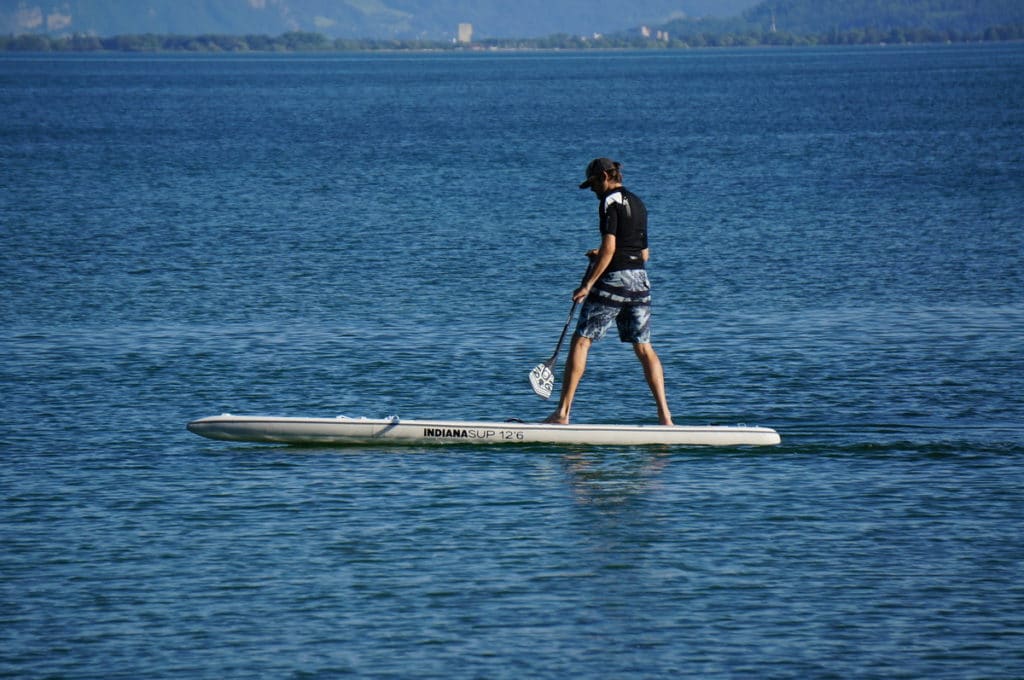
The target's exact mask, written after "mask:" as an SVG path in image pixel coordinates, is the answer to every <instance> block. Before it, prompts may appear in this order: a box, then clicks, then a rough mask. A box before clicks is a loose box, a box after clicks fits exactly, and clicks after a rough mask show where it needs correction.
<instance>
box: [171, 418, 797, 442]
mask: <svg viewBox="0 0 1024 680" xmlns="http://www.w3.org/2000/svg"><path fill="white" fill-rule="evenodd" d="M187 427H188V429H189V431H191V432H194V433H195V434H198V435H200V436H203V437H208V438H210V439H219V440H224V441H235V442H256V443H274V444H291V445H300V446H339V445H346V444H382V443H383V444H563V445H571V444H591V445H608V446H615V445H618V446H648V445H659V444H660V445H680V446H682V445H685V446H773V445H775V444H778V443H780V442H781V437H780V436H779V434H778V433H777V432H776V431H775V430H773V429H771V428H767V427H756V426H747V425H704V426H686V425H676V426H665V425H596V424H589V423H581V424H571V425H552V424H548V423H524V422H520V421H507V422H489V421H476V420H401V419H399V418H398V417H391V418H349V417H346V416H338V417H336V418H301V417H294V416H244V415H243V416H236V415H231V414H227V413H225V414H223V415H219V416H209V417H206V418H200V419H198V420H193V421H192V422H190V423H188V425H187Z"/></svg>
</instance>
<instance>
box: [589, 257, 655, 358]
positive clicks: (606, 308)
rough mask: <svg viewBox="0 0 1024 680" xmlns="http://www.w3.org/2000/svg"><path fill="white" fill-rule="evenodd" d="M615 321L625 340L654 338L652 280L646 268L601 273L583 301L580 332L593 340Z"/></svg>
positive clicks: (648, 340)
mask: <svg viewBox="0 0 1024 680" xmlns="http://www.w3.org/2000/svg"><path fill="white" fill-rule="evenodd" d="M613 321H614V322H615V324H616V326H618V329H619V339H620V340H622V342H632V343H638V342H641V343H647V342H650V341H651V282H650V281H649V280H648V278H647V270H645V269H625V270H622V271H617V272H609V273H607V274H605V275H604V276H602V277H601V279H600V280H599V281H598V282H597V285H595V286H594V289H593V290H592V291H591V293H590V295H588V296H587V299H586V300H585V301H584V302H583V309H582V310H581V311H580V320H579V322H578V323H577V324H576V335H580V336H583V337H584V338H589V339H591V340H593V341H595V342H596V341H597V340H600V339H601V338H602V337H604V334H605V332H607V330H608V329H609V328H611V325H612V322H613Z"/></svg>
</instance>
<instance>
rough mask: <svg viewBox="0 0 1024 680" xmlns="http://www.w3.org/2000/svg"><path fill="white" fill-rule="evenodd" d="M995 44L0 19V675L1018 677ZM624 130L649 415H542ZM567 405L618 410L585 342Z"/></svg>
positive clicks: (1011, 108)
mask: <svg viewBox="0 0 1024 680" xmlns="http://www.w3.org/2000/svg"><path fill="white" fill-rule="evenodd" d="M1021 140H1024V46H1022V45H1016V44H1011V45H998V46H946V47H928V48H925V47H915V48H891V47H890V48H858V49H801V50H741V51H729V50H711V51H692V52H672V53H667V52H644V53H596V54H595V53H585V54H583V53H525V54H493V55H492V54H476V55H432V54H395V55H326V56H316V57H302V56H294V55H293V56H244V57H237V56H214V57H209V56H207V57H180V56H152V55H148V56H146V55H143V56H130V55H128V56H122V55H110V56H101V57H96V56H74V55H71V56H68V55H65V56H60V55H58V56H50V55H47V56H31V55H30V56H24V55H17V56H11V55H5V56H2V57H0V164H2V174H0V284H2V295H0V394H2V396H3V408H2V410H0V450H2V463H3V464H2V465H0V493H2V502H0V542H2V549H0V675H2V676H6V677H18V678H33V677H64V678H138V677H146V678H179V677H203V678H226V677H237V678H243V677H244V678H250V677H297V678H299V677H302V678H304V677H337V676H342V675H353V676H358V677H410V676H416V677H438V678H440V677H444V678H481V677H486V678H521V677H534V678H565V677H609V678H612V677H618V678H621V677H651V678H658V677H679V676H689V677H775V678H849V677H862V678H893V677H907V678H923V677H928V678H966V677H978V678H981V677H984V678H1020V677H1024V613H1022V612H1024V581H1022V578H1021V577H1022V574H1024V528H1022V527H1024V496H1022V489H1024V266H1022V263H1024V229H1022V227H1024V218H1022V215H1024V209H1022V206H1024V144H1022V141H1021ZM597 155H608V156H612V157H614V158H616V159H618V160H621V161H622V162H623V165H624V173H625V178H626V184H627V186H629V187H630V188H632V189H633V190H635V191H636V192H638V193H639V194H640V195H641V196H643V197H644V198H645V200H646V202H647V204H648V208H649V211H650V215H651V248H652V260H651V267H650V273H651V278H652V282H653V286H654V296H655V310H654V326H653V329H654V344H655V347H656V348H657V349H658V351H659V353H660V355H661V358H662V361H663V363H664V365H665V370H666V383H667V387H668V392H669V400H670V403H671V405H672V408H673V411H674V414H675V418H676V421H677V422H678V423H681V424H705V423H746V424H760V425H768V426H772V427H775V428H777V429H778V430H779V431H780V432H781V434H782V436H783V444H782V445H781V446H779V447H775V448H773V449H770V450H763V449H757V450H744V449H737V450H702V449H685V448H684V449H668V450H650V449H632V448H630V449H615V448H588V447H579V448H573V449H558V448H546V447H524V448H500V449H492V448H485V447H480V448H475V447H472V446H467V447H451V448H445V447H427V448H412V449H394V450H389V449H387V448H365V449H363V448H350V449H340V450H337V449H335V450H331V449H298V450H296V449H288V448H282V447H275V446H255V445H244V444H228V443H223V442H212V441H208V440H204V439H200V438H199V437H196V436H194V435H192V434H190V433H188V432H187V431H185V429H184V424H185V422H186V421H188V420H189V419H192V418H196V417H200V416H204V415H211V414H217V413H221V412H232V413H270V414H282V415H316V416H334V415H339V414H345V415H349V416H373V417H380V416H385V415H391V414H398V415H400V416H402V417H406V418H413V417H448V418H486V419H491V418H497V419H504V418H508V417H519V418H524V419H540V418H542V417H544V416H545V415H546V414H547V413H548V412H549V410H550V409H551V408H552V404H551V403H546V402H542V401H540V400H538V399H537V398H536V397H535V396H534V395H533V393H532V392H531V390H530V387H529V384H528V382H527V379H526V377H527V373H528V372H529V369H530V368H532V367H533V366H534V365H535V364H536V363H538V362H539V361H541V360H543V359H545V358H547V357H548V356H549V355H550V353H551V351H552V350H553V347H554V342H555V340H556V339H557V335H558V332H559V331H560V329H561V325H562V324H563V323H564V319H565V314H566V313H567V311H568V307H569V304H570V300H569V294H570V291H571V290H572V288H573V287H574V286H575V284H576V282H577V281H578V279H579V276H580V274H581V272H582V268H583V265H584V259H583V257H582V253H583V252H584V251H585V250H586V249H588V248H591V247H594V246H596V245H597V233H596V226H595V218H596V205H595V202H594V199H593V196H592V195H591V194H590V193H589V192H585V191H579V190H577V189H576V188H575V187H576V184H578V182H579V181H581V179H582V174H583V169H584V168H585V166H586V164H587V162H588V161H589V160H590V158H591V157H593V156H597ZM574 416H575V419H576V420H577V421H580V422H625V423H633V422H654V421H655V420H656V415H655V410H654V405H653V402H652V400H651V398H650V395H649V394H648V393H647V389H646V386H645V385H644V384H643V379H642V374H641V372H640V368H639V365H638V363H637V362H636V360H635V359H634V358H633V356H632V352H631V351H630V350H629V348H628V347H627V346H623V345H620V343H618V342H617V341H615V340H614V339H611V338H609V339H606V340H604V341H602V342H601V343H599V344H598V345H596V346H595V348H594V350H593V351H592V352H591V362H590V366H589V370H588V373H587V375H586V377H585V378H584V382H583V384H582V386H581V389H580V393H579V396H578V400H577V406H576V409H575V413H574Z"/></svg>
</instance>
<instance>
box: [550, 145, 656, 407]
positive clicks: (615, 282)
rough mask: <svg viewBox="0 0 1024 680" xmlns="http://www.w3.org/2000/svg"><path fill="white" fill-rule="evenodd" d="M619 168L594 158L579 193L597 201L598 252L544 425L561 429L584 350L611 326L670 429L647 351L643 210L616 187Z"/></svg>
mask: <svg viewBox="0 0 1024 680" xmlns="http://www.w3.org/2000/svg"><path fill="white" fill-rule="evenodd" d="M621 167H622V166H621V164H620V163H617V162H615V161H613V160H611V159H608V158H595V159H594V160H593V161H591V162H590V165H588V166H587V175H586V180H584V182H583V183H582V184H580V189H588V188H589V189H590V190H591V191H593V192H594V194H595V195H596V196H597V199H598V216H599V218H600V229H601V247H600V248H597V249H595V250H591V251H589V252H588V253H587V256H588V257H590V259H591V268H590V270H589V273H588V275H587V278H586V279H585V280H584V281H583V285H581V286H580V287H579V288H577V289H576V290H575V291H573V294H572V299H573V300H574V301H576V302H579V301H583V309H582V310H581V311H580V319H579V323H578V324H577V325H576V332H575V333H574V334H573V337H572V344H571V345H570V347H569V358H568V359H566V362H565V379H564V381H563V383H562V394H561V398H560V399H559V402H558V408H557V409H556V410H555V412H554V413H552V414H551V415H550V416H548V418H547V420H546V421H545V422H548V423H561V424H567V423H568V422H569V414H570V412H571V411H572V400H573V397H574V396H575V395H576V388H577V387H578V386H579V384H580V379H581V378H582V377H583V372H584V371H585V370H586V367H587V354H588V353H589V352H590V345H591V344H592V343H593V342H594V341H596V340H600V339H601V337H602V336H603V335H604V334H605V332H606V331H607V330H608V329H609V328H610V327H611V325H612V322H615V324H616V325H617V327H618V331H619V339H620V340H622V342H629V343H632V344H633V351H634V352H636V356H637V358H639V359H640V364H641V365H642V366H643V368H644V377H646V378H647V384H648V385H649V386H650V388H651V394H652V395H653V396H654V401H655V403H656V404H657V406H658V421H659V422H660V423H661V424H662V425H672V424H673V423H672V414H671V413H670V412H669V409H668V401H667V399H666V397H665V376H664V372H663V371H662V368H661V361H660V360H659V359H658V355H657V354H656V353H655V352H654V348H653V347H652V346H651V327H650V321H651V284H650V282H649V280H648V278H647V271H646V269H645V263H646V262H647V258H648V255H649V251H648V248H647V208H646V207H645V206H644V204H643V201H641V200H640V197H639V196H637V195H636V194H634V193H633V192H631V191H630V190H629V189H627V188H625V187H624V186H622V173H621V172H620V168H621Z"/></svg>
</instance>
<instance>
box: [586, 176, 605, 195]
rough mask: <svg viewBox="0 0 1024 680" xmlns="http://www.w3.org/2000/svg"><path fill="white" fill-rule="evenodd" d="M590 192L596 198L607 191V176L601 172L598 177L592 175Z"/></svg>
mask: <svg viewBox="0 0 1024 680" xmlns="http://www.w3.org/2000/svg"><path fill="white" fill-rule="evenodd" d="M590 190H591V191H593V192H594V193H595V194H597V195H598V196H600V195H601V194H603V193H604V192H605V191H607V190H608V174H607V173H604V172H602V173H600V174H598V175H594V176H593V177H592V178H591V180H590Z"/></svg>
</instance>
